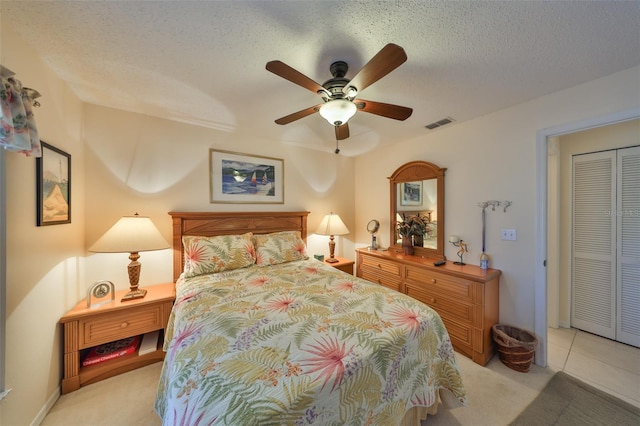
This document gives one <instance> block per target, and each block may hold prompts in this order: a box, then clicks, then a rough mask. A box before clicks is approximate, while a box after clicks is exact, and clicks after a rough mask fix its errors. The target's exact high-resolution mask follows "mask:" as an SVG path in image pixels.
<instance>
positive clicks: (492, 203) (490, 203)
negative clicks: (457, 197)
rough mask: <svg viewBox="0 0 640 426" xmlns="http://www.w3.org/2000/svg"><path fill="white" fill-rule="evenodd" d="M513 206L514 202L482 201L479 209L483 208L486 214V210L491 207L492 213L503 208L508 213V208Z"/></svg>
mask: <svg viewBox="0 0 640 426" xmlns="http://www.w3.org/2000/svg"><path fill="white" fill-rule="evenodd" d="M511 204H513V202H512V201H507V200H505V201H498V200H489V201H481V202H479V203H478V207H480V208H482V211H483V212H484V211H485V209H486V208H487V207H489V206H491V211H496V207H502V208H503V211H504V212H505V213H506V212H507V207H509V206H510V205H511Z"/></svg>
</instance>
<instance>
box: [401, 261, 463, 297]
mask: <svg viewBox="0 0 640 426" xmlns="http://www.w3.org/2000/svg"><path fill="white" fill-rule="evenodd" d="M406 279H407V281H414V282H416V283H420V284H421V286H422V287H424V288H431V289H432V291H433V292H436V293H438V294H445V295H446V296H447V297H449V298H452V299H454V300H456V301H459V302H467V303H473V302H474V300H473V281H469V280H465V279H462V278H455V277H452V276H450V275H445V274H442V273H439V272H433V271H430V270H428V269H424V268H416V267H413V266H407V267H406ZM407 285H408V283H407Z"/></svg>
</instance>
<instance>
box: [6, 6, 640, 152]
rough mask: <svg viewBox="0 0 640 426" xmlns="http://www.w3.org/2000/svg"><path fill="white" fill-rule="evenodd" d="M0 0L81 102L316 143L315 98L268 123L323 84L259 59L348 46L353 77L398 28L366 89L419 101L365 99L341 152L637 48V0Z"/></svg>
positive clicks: (560, 82)
mask: <svg viewBox="0 0 640 426" xmlns="http://www.w3.org/2000/svg"><path fill="white" fill-rule="evenodd" d="M0 12H1V19H2V25H3V26H5V25H6V26H8V27H9V28H10V29H11V30H12V31H14V32H15V33H17V34H19V35H20V36H21V38H23V39H24V40H25V42H26V43H28V44H29V45H30V46H31V47H32V48H33V49H34V50H35V51H36V52H37V53H38V54H39V55H40V56H41V57H42V60H43V61H44V62H45V63H46V64H48V66H49V67H50V68H51V69H52V70H53V71H54V72H55V73H57V75H58V76H59V77H60V78H61V79H63V80H65V81H66V82H67V83H68V84H69V87H70V88H71V89H72V90H73V91H74V92H75V93H76V95H77V96H78V97H79V98H80V99H81V100H83V101H85V102H88V103H92V104H97V105H102V106H106V107H111V108H117V109H122V110H127V111H134V112H138V113H142V114H147V115H150V116H157V117H162V118H166V119H170V120H178V121H183V122H186V123H192V124H197V125H200V126H205V127H209V128H213V129H217V130H220V131H223V132H239V133H241V134H242V136H243V137H245V138H253V137H255V138H256V140H262V139H264V138H267V139H271V140H274V141H280V142H282V143H286V144H296V145H302V146H307V147H311V148H315V149H320V150H326V151H333V149H334V148H335V138H334V131H333V128H332V127H331V126H330V125H329V124H328V123H327V122H326V121H324V120H323V119H322V118H321V117H320V116H319V115H318V114H314V115H312V116H309V117H306V118H303V119H301V120H298V121H296V122H294V123H292V124H288V125H285V126H280V125H277V124H275V123H274V120H275V119H276V118H279V117H282V116H284V115H287V114H289V113H292V112H295V111H298V110H301V109H303V108H306V107H309V106H312V105H315V104H317V103H320V98H319V97H317V96H316V95H314V94H313V93H311V92H309V91H307V90H305V89H303V88H301V87H299V86H297V85H294V84H292V83H290V82H288V81H286V80H284V79H282V78H280V77H278V76H276V75H274V74H272V73H270V72H268V71H266V70H265V64H266V63H267V62H268V61H270V60H275V59H278V60H281V61H283V62H285V63H286V64H288V65H290V66H291V67H293V68H295V69H297V70H298V71H300V72H302V73H303V74H305V75H307V76H308V77H310V78H311V79H312V80H315V81H316V82H318V83H320V84H322V83H323V82H324V81H325V80H327V79H329V78H331V74H330V73H329V65H330V64H331V63H332V62H334V61H336V60H344V61H346V62H347V63H348V64H349V66H350V70H349V73H348V74H347V78H351V77H353V75H355V73H356V72H357V71H358V70H359V69H360V68H361V67H362V66H363V65H364V64H365V63H366V62H367V61H368V60H369V59H371V57H372V56H373V55H375V54H376V53H377V52H378V51H379V50H380V49H381V48H382V47H383V46H384V45H385V44H387V43H396V44H398V45H400V46H402V47H403V48H404V49H405V51H406V53H407V56H408V60H407V62H406V63H404V64H403V65H401V66H400V67H399V68H398V69H396V70H395V71H393V72H392V73H391V74H389V75H387V76H386V77H384V78H382V79H381V80H379V81H378V82H376V83H374V84H373V85H371V86H370V87H368V88H366V89H365V90H364V91H363V92H362V94H361V96H362V97H363V98H365V99H369V100H372V101H379V102H386V103H392V104H397V105H402V106H408V107H411V108H413V115H412V116H411V117H410V118H409V119H407V120H406V121H396V120H391V119H387V118H383V117H379V116H376V115H371V114H367V113H364V112H359V113H358V114H356V116H355V117H354V118H353V119H352V120H351V121H350V122H349V125H350V130H351V137H350V138H349V139H347V140H345V141H342V142H341V149H342V154H344V155H358V154H360V153H362V152H366V151H368V150H370V149H373V148H374V147H376V146H377V145H380V144H389V143H394V142H397V141H401V140H406V139H410V138H415V137H419V136H421V135H425V134H427V133H428V132H429V130H427V129H425V127H424V126H425V125H426V124H428V123H431V122H433V121H436V120H439V119H442V118H444V117H452V118H454V119H455V120H456V121H457V122H461V121H465V120H470V119H472V118H475V117H479V116H482V115H485V114H488V113H491V112H493V111H496V110H499V109H502V108H507V107H509V106H512V105H515V104H518V103H521V102H524V101H527V100H529V99H533V98H536V97H539V96H542V95H545V94H548V93H552V92H555V91H558V90H561V89H564V88H568V87H571V86H575V85H577V84H580V83H583V82H586V81H590V80H593V79H596V78H599V77H602V76H605V75H608V74H611V73H614V72H617V71H621V70H624V69H627V68H630V67H633V66H636V65H638V64H640V1H593V2H587V1H575V2H574V1H546V2H539V1H518V2H516V1H509V2H488V1H471V2H467V1H416V2H410V1H385V2H373V1H365V2H356V1H339V2H334V1H313V2H311V1H286V2H284V1H251V2H249V1H200V2H193V1H116V2H112V1H87V2H70V1H54V2H38V1H17V2H14V1H5V0H3V1H1V2H0ZM5 65H7V66H10V64H5ZM639 84H640V83H639ZM28 85H29V86H33V87H34V88H35V89H38V85H37V82H28ZM47 95H48V94H47V93H42V98H41V99H40V102H41V103H43V104H45V103H46V102H47ZM454 125H455V123H454V124H450V125H449V126H454ZM434 131H435V132H437V131H438V130H434Z"/></svg>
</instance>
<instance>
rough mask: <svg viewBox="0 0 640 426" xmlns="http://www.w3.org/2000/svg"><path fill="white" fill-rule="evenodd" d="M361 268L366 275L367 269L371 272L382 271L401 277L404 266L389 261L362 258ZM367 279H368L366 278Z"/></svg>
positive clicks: (367, 257) (368, 257) (370, 257)
mask: <svg viewBox="0 0 640 426" xmlns="http://www.w3.org/2000/svg"><path fill="white" fill-rule="evenodd" d="M359 259H360V262H361V266H360V267H361V268H362V272H363V273H364V270H365V269H369V270H370V271H382V272H386V273H388V274H391V275H395V276H397V277H400V276H401V275H402V265H400V264H399V263H398V262H393V261H389V260H386V259H378V258H376V257H373V256H360V258H359ZM365 279H366V278H365Z"/></svg>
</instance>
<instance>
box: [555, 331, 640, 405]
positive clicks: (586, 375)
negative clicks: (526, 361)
mask: <svg viewBox="0 0 640 426" xmlns="http://www.w3.org/2000/svg"><path fill="white" fill-rule="evenodd" d="M548 343H549V348H548V352H547V361H548V366H549V367H550V368H552V369H554V370H556V371H561V370H564V372H566V373H567V374H570V375H572V376H574V377H577V378H579V379H580V380H582V381H584V382H586V383H589V384H590V385H592V386H594V387H596V388H599V389H601V390H603V391H605V392H607V393H610V394H612V395H615V396H617V397H618V398H620V399H623V400H625V401H627V402H629V403H630V404H633V405H635V406H637V407H640V348H636V347H633V346H629V345H625V344H624V343H619V342H615V341H613V340H609V339H605V338H603V337H599V336H596V335H594V334H590V333H587V332H584V331H580V330H577V329H574V328H549V330H548Z"/></svg>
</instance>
